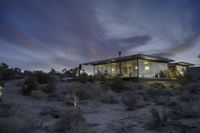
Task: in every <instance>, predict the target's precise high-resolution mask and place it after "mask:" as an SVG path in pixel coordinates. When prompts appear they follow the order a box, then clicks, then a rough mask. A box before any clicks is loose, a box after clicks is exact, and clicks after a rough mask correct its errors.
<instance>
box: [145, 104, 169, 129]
mask: <svg viewBox="0 0 200 133" xmlns="http://www.w3.org/2000/svg"><path fill="white" fill-rule="evenodd" d="M151 115H152V120H151V121H149V122H148V123H146V127H147V129H150V130H156V131H161V130H162V128H163V127H168V126H170V125H171V123H170V122H169V114H168V112H166V109H165V108H164V109H163V112H162V113H159V111H158V110H156V109H151Z"/></svg>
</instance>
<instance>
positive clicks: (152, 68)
mask: <svg viewBox="0 0 200 133" xmlns="http://www.w3.org/2000/svg"><path fill="white" fill-rule="evenodd" d="M167 68H168V66H167V63H160V62H154V61H149V60H142V59H140V60H139V77H142V78H166V77H167Z"/></svg>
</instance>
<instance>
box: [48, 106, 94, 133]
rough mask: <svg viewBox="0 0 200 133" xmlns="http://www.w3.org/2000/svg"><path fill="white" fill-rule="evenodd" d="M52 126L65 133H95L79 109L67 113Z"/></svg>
mask: <svg viewBox="0 0 200 133" xmlns="http://www.w3.org/2000/svg"><path fill="white" fill-rule="evenodd" d="M51 128H53V129H52V130H53V131H57V132H64V133H95V131H94V130H92V129H91V128H89V127H88V126H87V125H86V123H85V121H84V119H83V117H82V114H81V112H80V111H79V110H77V109H75V110H71V111H70V112H67V113H65V114H64V115H63V116H62V117H61V118H60V120H59V121H58V122H56V123H55V125H54V126H53V127H51Z"/></svg>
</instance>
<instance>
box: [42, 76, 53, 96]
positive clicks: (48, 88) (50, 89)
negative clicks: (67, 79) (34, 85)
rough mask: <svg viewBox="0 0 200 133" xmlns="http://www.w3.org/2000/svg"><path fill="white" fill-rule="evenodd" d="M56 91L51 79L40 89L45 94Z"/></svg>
mask: <svg viewBox="0 0 200 133" xmlns="http://www.w3.org/2000/svg"><path fill="white" fill-rule="evenodd" d="M55 89H56V81H55V79H54V78H53V77H51V78H50V79H49V81H48V84H47V85H46V86H45V87H44V88H43V89H42V91H43V92H45V93H51V92H54V91H55Z"/></svg>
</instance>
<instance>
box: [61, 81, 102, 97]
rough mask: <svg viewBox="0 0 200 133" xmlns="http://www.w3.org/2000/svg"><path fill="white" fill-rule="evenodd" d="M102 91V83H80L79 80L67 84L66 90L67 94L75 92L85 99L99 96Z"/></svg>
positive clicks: (74, 93)
mask: <svg viewBox="0 0 200 133" xmlns="http://www.w3.org/2000/svg"><path fill="white" fill-rule="evenodd" d="M101 92H102V89H101V88H100V85H99V84H98V83H90V82H88V83H85V84H82V83H79V82H71V83H69V84H67V87H66V89H65V91H64V93H65V94H73V95H76V96H78V97H79V98H80V100H83V99H90V98H95V97H98V96H99V95H100V94H101Z"/></svg>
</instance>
